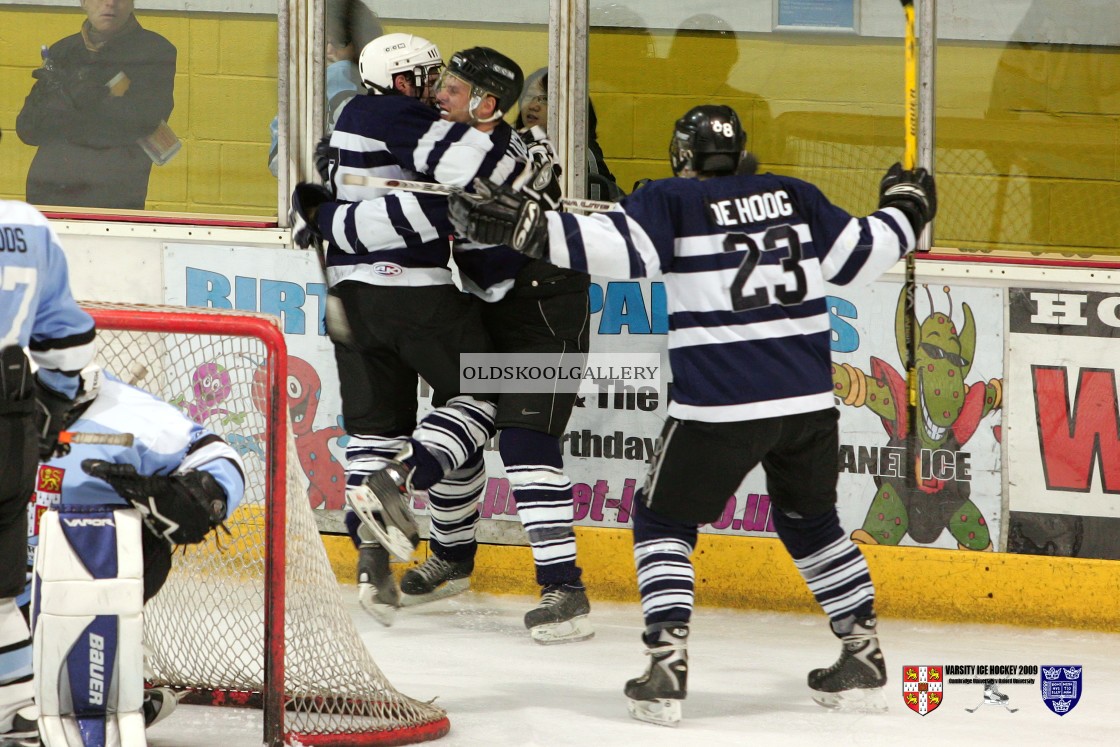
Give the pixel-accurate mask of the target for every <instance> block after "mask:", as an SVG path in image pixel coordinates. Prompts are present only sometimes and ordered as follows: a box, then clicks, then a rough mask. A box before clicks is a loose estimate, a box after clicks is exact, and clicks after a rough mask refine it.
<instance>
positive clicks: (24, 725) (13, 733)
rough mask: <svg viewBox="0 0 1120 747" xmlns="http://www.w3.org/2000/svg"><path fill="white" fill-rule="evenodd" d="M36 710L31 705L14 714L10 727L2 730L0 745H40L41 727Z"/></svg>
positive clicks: (26, 746)
mask: <svg viewBox="0 0 1120 747" xmlns="http://www.w3.org/2000/svg"><path fill="white" fill-rule="evenodd" d="M36 711H37V709H36V708H34V707H33V706H30V707H28V708H25V709H24V711H23V712H20V713H15V714H13V715H12V722H11V724H10V726H9V728H8V729H7V730H5V731H0V747H39V744H40V742H39V727H38V725H37V724H36V723H35V718H34V716H35V713H36ZM25 714H26V715H25Z"/></svg>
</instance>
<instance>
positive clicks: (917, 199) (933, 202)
mask: <svg viewBox="0 0 1120 747" xmlns="http://www.w3.org/2000/svg"><path fill="white" fill-rule="evenodd" d="M879 207H880V208H886V207H893V208H897V209H899V210H901V211H902V213H903V214H904V215H905V216H906V219H907V220H908V221H910V226H911V228H913V229H914V236H915V237H917V236H918V234H920V233H921V232H922V229H923V228H925V226H926V224H927V223H929V222H930V221H931V220H933V217H934V216H935V215H937V186H936V185H935V184H934V181H933V174H931V173H929V172H928V171H926V170H925V169H921V168H919V169H903V168H902V164H900V163H895V164H894V165H892V166H891V167H890V169H888V170H887V173H886V175H885V176H884V177H883V180H882V181H881V182H880V183H879Z"/></svg>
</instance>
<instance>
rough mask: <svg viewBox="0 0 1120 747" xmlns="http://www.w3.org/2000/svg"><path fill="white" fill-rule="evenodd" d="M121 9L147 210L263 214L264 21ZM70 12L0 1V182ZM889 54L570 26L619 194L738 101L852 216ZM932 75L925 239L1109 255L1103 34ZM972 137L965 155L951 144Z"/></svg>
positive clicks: (959, 60)
mask: <svg viewBox="0 0 1120 747" xmlns="http://www.w3.org/2000/svg"><path fill="white" fill-rule="evenodd" d="M138 17H139V19H140V22H141V23H142V24H143V25H144V26H145V27H146V28H149V29H151V30H153V31H156V32H158V33H160V34H163V35H164V36H165V37H167V38H168V39H169V40H170V41H171V42H172V43H173V44H175V46H176V47H177V49H178V50H179V60H178V74H177V75H176V82H175V100H176V105H175V111H174V113H173V114H172V118H171V122H170V124H171V126H172V128H173V129H174V130H175V131H176V132H177V133H178V134H179V136H180V137H181V138H182V140H183V143H184V147H183V151H182V153H181V154H180V155H179V156H177V157H176V158H175V159H174V160H173V161H172V162H171V163H169V164H168V165H166V166H164V167H157V168H155V169H153V171H152V182H151V189H150V191H149V201H148V208H149V209H153V210H167V211H174V212H180V211H182V212H196V213H198V212H202V213H219V214H239V215H275V212H276V182H275V180H274V179H273V178H272V176H271V174H269V172H268V170H267V168H266V165H267V164H266V161H267V153H268V143H269V134H268V125H269V122H270V121H271V120H272V118H273V116H275V114H276V101H277V95H276V80H277V75H276V70H277V64H278V63H277V59H278V56H277V24H276V18H275V17H274V16H263V15H247V14H230V13H204V12H189V13H169V12H155V11H146V10H143V9H141V10H140V11H139V12H138ZM81 19H82V13H81V11H80V10H79V9H78V8H77V7H76V4H75V7H72V8H31V7H28V6H0V92H2V93H0V129H2V130H4V131H6V132H7V133H8V134H7V136H6V137H4V138H3V140H2V141H0V197H8V198H11V197H22V195H23V182H24V177H25V175H26V173H27V168H28V166H29V165H30V163H31V158H32V156H33V155H34V149H33V148H31V147H30V146H25V145H23V144H22V143H20V142H19V139H18V138H17V137H16V136H15V133H14V132H13V131H12V130H13V129H14V125H15V118H16V115H17V114H18V112H19V110H20V108H21V107H22V104H23V99H24V96H26V93H27V92H28V91H29V90H30V87H31V83H32V78H31V71H32V70H33V69H34V68H36V67H37V66H38V65H39V45H40V44H42V43H53V42H54V41H56V40H58V39H59V38H62V37H63V36H66V35H68V34H71V33H74V32H75V31H76V30H77V29H78V27H79V24H80V21H81ZM382 20H383V26H384V30H385V31H386V32H393V31H410V32H413V33H417V34H421V35H423V36H426V37H428V38H430V39H432V40H433V41H435V42H436V43H437V44H438V45H439V47H440V49H441V50H443V52H444V54H445V55H450V54H451V52H453V51H455V50H458V49H463V48H466V47H471V46H477V45H487V46H493V47H495V48H497V49H499V50H502V51H503V52H506V53H507V54H509V55H510V56H512V57H513V58H514V59H516V60H517V61H518V63H519V64H521V65H522V67H523V68H524V69H525V71H526V72H531V71H532V70H534V69H536V68H538V67H541V66H543V65H545V64H546V63H547V59H548V32H547V29H546V28H545V27H544V26H543V25H541V26H522V27H518V28H516V29H508V28H505V27H502V26H500V25H497V24H487V23H482V22H439V23H437V22H427V23H422V22H409V23H407V25H406V24H403V23H401V22H399V21H395V20H393V19H382ZM900 33H901V28H900ZM903 67H904V65H903V53H902V44H901V40H900V39H891V38H869V37H845V36H835V35H826V34H822V35H816V34H789V33H774V34H740V35H738V37H737V38H735V39H729V38H718V37H713V36H712V35H711V34H705V33H700V32H686V31H682V32H677V31H674V30H654V31H644V30H629V29H606V28H596V29H593V31H592V33H591V35H590V39H589V71H590V72H589V90H590V93H591V98H592V101H593V102H594V104H595V107H596V110H597V113H598V119H599V132H598V134H599V142H600V144H601V145H602V147H603V150H604V152H605V155H606V159H607V163H608V165H609V166H610V168H611V169H612V170H613V172H614V173H615V175H616V177H617V178H618V182H619V184H620V185H621V186H623V187H624V188H625V189H627V190H629V189H630V188H631V186H632V185H633V183H634V181H635V180H637V179H640V178H658V177H663V176H668V175H669V167H668V163H667V144H668V139H669V134H670V132H671V131H672V126H673V122H674V121H675V120H676V118H677V117H678V116H680V114H681V113H683V112H684V111H686V110H687V109H688V108H689V107H691V106H693V105H696V104H700V103H709V102H712V101H718V102H721V103H727V104H730V105H732V106H734V107H735V108H736V109H737V110H738V111H739V113H740V115H741V116H742V117H743V119H744V125H745V127H746V129H747V132H748V135H749V141H748V145H749V147H750V148H751V149H752V150H753V151H755V152H756V153H757V154H758V156H759V158H760V160H761V161H762V162H763V166H764V168H767V169H773V170H775V171H779V172H782V173H788V174H791V175H794V176H801V177H805V178H808V179H810V181H814V182H815V183H820V181H819V180H820V178H821V176H822V174H821V173H819V172H820V171H821V170H822V169H823V170H824V171H826V172H828V171H832V172H840V173H842V172H844V171H846V170H855V171H858V172H860V173H861V175H862V177H863V178H862V179H861V180H859V181H857V182H854V183H852V184H850V185H849V184H848V182H847V181H842V182H840V183H838V186H835V187H834V188H833V189H832V190H831V192H830V193H829V195H828V196H829V197H830V198H831V199H832V200H834V201H835V202H836V203H837V204H840V205H842V206H844V207H846V208H848V209H849V210H851V211H853V212H867V211H868V210H870V209H873V208H874V200H875V196H876V194H877V190H876V186H877V184H878V179H879V176H880V175H881V172H882V170H883V169H884V168H885V167H886V166H887V165H888V163H889V161H887V159H888V158H892V159H893V158H894V157H896V153H895V152H896V151H897V152H901V145H902V137H901V133H902V114H903V110H902V90H903V88H902V75H903ZM937 72H938V81H937V85H938V88H937V107H938V115H939V117H945V118H950V119H953V121H955V122H957V123H960V124H961V127H946V128H941V127H940V126H939V137H943V136H944V137H949V136H951V137H952V138H955V141H956V145H955V146H953V147H955V148H956V149H957V150H956V151H954V152H948V153H945V152H943V153H941V154H940V155H939V156H938V162H937V168H938V174H939V176H938V179H939V190H938V191H939V192H940V193H941V195H942V200H941V203H942V204H941V210H940V212H939V215H938V236H939V245H942V246H976V245H978V244H979V245H982V244H983V243H984V242H986V241H989V240H993V241H998V243H999V244H1000V245H1002V246H1003V248H1020V249H1031V250H1042V251H1046V250H1048V249H1050V250H1058V251H1071V250H1073V251H1081V250H1085V251H1088V250H1091V251H1093V252H1095V253H1103V254H1109V253H1115V252H1116V251H1117V250H1116V248H1115V246H1113V245H1114V244H1115V241H1114V240H1113V238H1112V237H1114V236H1116V235H1118V234H1120V150H1118V149H1117V148H1116V143H1117V142H1120V89H1118V88H1117V87H1116V86H1114V85H1113V81H1116V80H1120V54H1115V50H1114V49H1112V48H1105V47H1088V46H1065V47H1059V46H1052V45H1042V44H1037V45H1030V46H1026V45H1018V46H1009V45H1006V44H1002V43H1000V42H987V41H985V42H975V41H972V42H955V41H944V42H941V43H940V44H939V45H938V62H937ZM789 116H798V117H802V119H801V120H800V124H801V126H806V125H808V126H812V125H813V123H814V122H817V123H819V129H820V130H821V131H824V132H827V131H828V130H829V127H830V125H832V124H833V123H834V121H835V120H836V118H837V117H841V118H842V117H856V118H858V117H872V118H874V119H875V120H876V121H877V122H878V125H877V126H876V128H875V129H876V130H877V131H876V132H872V131H871V128H868V131H867V137H868V139H869V140H873V141H874V142H878V143H880V144H881V138H882V134H883V132H897V133H898V135H899V136H898V138H897V141H898V142H897V148H888V149H886V150H885V151H883V152H880V151H874V152H873V154H869V153H867V152H862V151H855V152H856V155H857V156H858V158H857V157H856V156H853V158H854V159H855V161H856V163H855V164H854V165H853V164H844V163H840V162H838V157H837V155H836V154H832V155H829V156H828V157H827V159H826V163H825V164H822V165H820V166H819V167H816V166H814V167H813V168H806V165H805V164H803V163H800V162H799V161H798V160H797V156H796V154H793V153H791V152H790V151H788V149H786V148H785V144H786V142H787V138H788V136H789V132H788V131H787V130H786V128H785V126H784V124H785V122H786V121H787V120H788V117H789ZM945 133H951V135H946V134H945ZM972 138H976V139H977V141H978V142H979V143H980V145H978V146H977V148H976V150H977V152H979V153H982V154H983V158H982V159H972V158H970V157H969V156H970V154H969V153H968V151H967V149H964V150H962V148H963V147H964V146H962V143H968V142H970V141H971V139H972ZM940 142H941V141H940V140H939V143H940ZM880 161H882V162H881V163H880ZM1008 175H1011V176H1008ZM1027 178H1029V182H1030V187H1029V190H1028V189H1027V187H1026V186H1025V184H1024V182H1025V180H1026V179H1027ZM993 180H995V181H998V180H1007V181H1009V182H1013V183H1014V185H1016V186H1013V187H1012V189H1011V191H1010V193H1008V192H1007V191H1006V190H1005V191H1004V192H1002V193H1001V192H1000V191H999V190H997V189H991V188H990V186H989V187H986V186H985V185H990V184H991V183H992V181H993ZM1004 199H1006V200H1007V201H1008V203H1007V205H1003V204H1002V203H1001V202H1000V200H1004ZM865 208H866V209H865ZM1001 210H1006V211H1007V213H1008V214H1009V215H1016V214H1019V213H1027V212H1029V213H1031V215H1032V220H1031V221H1030V222H1029V226H1030V230H1029V232H1027V230H1026V229H1025V228H1021V227H1019V228H1017V227H1016V226H1014V225H1011V224H1012V222H1013V221H1012V220H1011V219H1010V218H1008V220H1006V221H1005V225H1004V228H1003V232H1002V234H1001V235H999V236H995V237H991V236H988V235H982V234H981V232H980V231H979V229H977V228H976V224H977V223H979V222H980V221H979V220H978V218H979V217H980V216H986V215H991V214H992V213H993V212H998V211H1001ZM1016 225H1019V226H1022V225H1028V223H1027V222H1024V221H1022V220H1020V221H1019V222H1018V224H1016Z"/></svg>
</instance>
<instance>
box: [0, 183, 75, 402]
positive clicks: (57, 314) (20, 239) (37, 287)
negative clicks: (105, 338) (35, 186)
mask: <svg viewBox="0 0 1120 747" xmlns="http://www.w3.org/2000/svg"><path fill="white" fill-rule="evenodd" d="M9 345H19V346H20V347H23V348H27V349H29V350H30V352H31V357H32V359H33V360H34V361H35V363H36V364H38V366H39V377H40V378H41V379H42V380H43V382H44V383H45V384H46V385H47V386H49V387H51V388H52V389H54V390H56V391H58V392H60V393H62V394H64V395H66V396H68V397H73V396H74V395H75V394H77V391H78V378H77V376H76V375H75V373H76V372H77V371H80V370H81V369H82V368H83V367H84V366H85V365H86V364H88V363H89V362H90V361H91V360H92V359H93V352H94V329H93V319H91V318H90V316H89V314H87V313H86V312H84V311H82V310H81V309H80V308H79V307H78V305H77V303H75V302H74V297H73V296H72V295H71V294H70V279H69V274H68V272H67V269H66V257H65V256H64V255H63V253H62V247H61V246H59V243H58V237H57V236H55V233H54V230H53V229H52V228H51V227H50V225H49V224H48V223H47V219H46V218H45V217H43V214H42V213H40V212H39V211H38V210H36V209H35V208H33V207H31V206H30V205H28V204H27V203H24V202H12V201H8V200H0V348H4V347H7V346H9Z"/></svg>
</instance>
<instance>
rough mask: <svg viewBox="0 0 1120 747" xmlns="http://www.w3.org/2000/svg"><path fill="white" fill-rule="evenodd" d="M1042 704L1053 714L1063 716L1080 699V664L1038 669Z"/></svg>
mask: <svg viewBox="0 0 1120 747" xmlns="http://www.w3.org/2000/svg"><path fill="white" fill-rule="evenodd" d="M1040 670H1041V673H1042V676H1041V677H1040V678H1039V682H1040V683H1041V685H1042V702H1043V703H1045V704H1046V707H1047V708H1049V709H1050V710H1051V711H1053V712H1054V713H1056V714H1058V715H1059V716H1064V715H1066V714H1067V713H1069V712H1070V711H1072V710H1073V707H1074V706H1075V705H1077V701H1079V700H1080V699H1081V670H1082V666H1081V665H1080V664H1053V665H1043V666H1042V667H1040Z"/></svg>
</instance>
